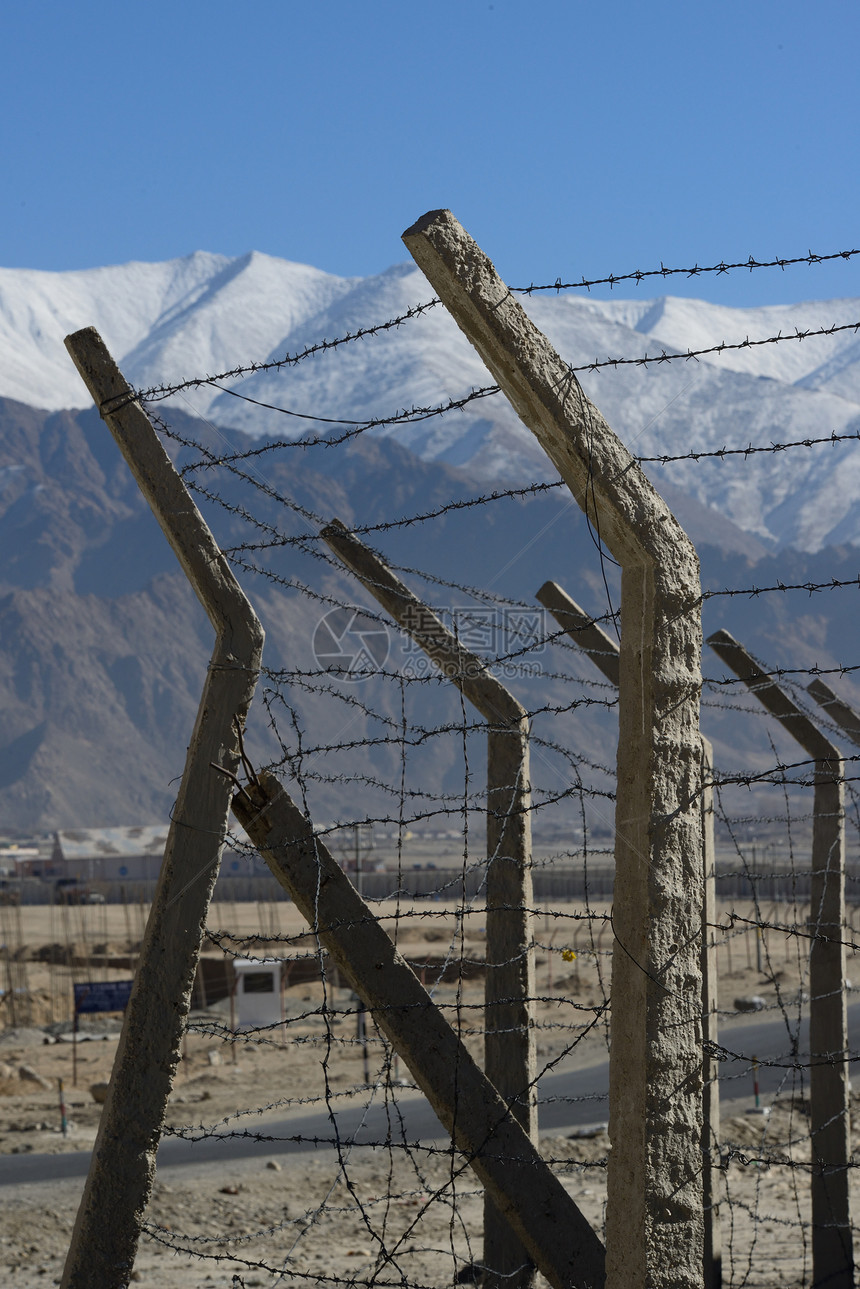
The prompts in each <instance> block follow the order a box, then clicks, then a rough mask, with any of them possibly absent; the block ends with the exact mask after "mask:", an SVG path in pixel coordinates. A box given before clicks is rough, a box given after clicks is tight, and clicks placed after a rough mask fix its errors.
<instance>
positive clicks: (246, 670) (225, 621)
mask: <svg viewBox="0 0 860 1289" xmlns="http://www.w3.org/2000/svg"><path fill="white" fill-rule="evenodd" d="M66 347H67V349H68V351H69V353H70V354H71V356H72V359H73V361H74V363H75V366H76V367H77V369H78V371H79V372H80V374H81V376H82V378H83V380H84V383H85V385H86V386H87V389H88V390H89V392H90V394H91V395H92V397H93V399H94V401H95V404H96V406H97V408H98V409H99V412H100V413H101V416H102V419H103V420H104V421H105V422H106V423H107V426H108V429H109V430H110V431H111V433H112V434H113V436H114V438H115V440H116V442H117V444H118V446H119V448H120V451H121V452H122V454H123V456H124V457H125V459H126V461H127V463H128V465H129V468H130V469H131V472H132V474H133V475H134V477H135V479H136V480H137V483H138V486H139V487H140V490H141V492H142V493H143V495H144V497H145V498H146V500H147V501H148V502H149V505H150V506H151V508H152V511H153V513H154V515H155V517H156V519H157V520H158V522H159V524H160V525H161V528H162V531H163V532H164V535H165V536H166V538H167V540H168V541H169V542H170V545H171V546H172V548H173V551H174V553H175V555H176V557H177V559H178V560H179V563H180V564H181V566H182V568H183V570H184V572H185V574H186V576H187V577H188V580H189V581H190V583H191V585H192V587H193V588H194V591H195V592H196V594H197V597H198V599H199V600H200V602H201V604H202V605H203V608H204V609H205V610H206V612H207V614H208V616H209V620H210V621H211V623H212V625H213V627H214V628H215V632H216V640H215V647H214V650H213V653H212V658H211V661H210V663H209V669H208V672H207V675H206V680H205V684H204V686H203V693H202V696H201V699H200V706H199V709H198V712H197V720H196V722H195V725H194V730H193V732H192V735H191V742H190V745H189V748H188V754H187V758H186V761H185V769H184V771H183V775H182V782H181V784H180V788H179V795H178V796H177V799H176V804H175V806H174V809H173V816H172V821H171V825H170V831H169V833H168V837H167V844H166V847H165V851H164V859H163V862H162V865H161V870H160V873H159V877H158V884H157V886H156V891H155V895H154V897H153V902H152V908H151V910H150V915H149V920H148V922H147V924H146V931H145V934H144V939H143V944H142V946H141V951H140V959H139V962H138V967H137V972H136V974H135V983H134V988H133V990H132V994H131V999H130V1001H129V1004H128V1007H127V1009H126V1013H125V1019H124V1023H123V1028H122V1035H121V1037H120V1041H119V1046H118V1048H117V1053H116V1057H115V1060H114V1067H113V1075H112V1077H111V1082H110V1087H109V1090H108V1095H107V1100H106V1102H105V1105H104V1109H103V1110H102V1115H101V1120H100V1122H99V1129H98V1134H97V1136H96V1142H95V1146H94V1148H93V1155H92V1162H91V1164H90V1170H89V1175H88V1177H87V1181H86V1185H85V1188H84V1194H83V1198H82V1199H81V1203H80V1208H79V1209H78V1216H77V1221H76V1223H75V1228H74V1231H73V1233H72V1240H71V1246H70V1248H69V1253H68V1256H67V1259H66V1265H65V1270H64V1272H63V1278H62V1282H61V1283H62V1286H63V1289H94V1287H95V1286H98V1289H124V1287H125V1286H127V1285H128V1282H129V1278H130V1276H131V1273H132V1269H133V1266H134V1257H135V1252H136V1249H137V1243H138V1239H139V1236H140V1228H141V1222H142V1221H143V1215H144V1210H145V1208H146V1205H147V1203H148V1201H149V1196H150V1193H151V1191H152V1182H153V1178H154V1176H155V1155H156V1151H157V1150H158V1143H159V1138H160V1135H161V1127H162V1124H163V1122H164V1115H165V1111H166V1108H167V1101H168V1097H169V1096H170V1091H171V1088H172V1086H173V1078H174V1074H175V1071H176V1066H177V1064H178V1062H179V1058H180V1048H181V1041H182V1035H183V1033H184V1030H185V1021H186V1017H187V1015H188V1011H189V1007H190V1002H191V991H192V989H193V986H194V976H195V972H196V969H197V960H198V957H199V954H200V945H201V941H202V938H203V932H204V928H205V925H206V914H207V911H208V908H209V901H210V898H211V894H212V888H213V887H214V885H215V879H216V877H217V875H218V866H219V864H220V860H221V852H222V850H223V846H224V840H225V837H226V834H227V826H228V820H229V813H230V794H231V784H230V781H229V779H228V778H227V777H226V776H225V775H223V774H219V773H218V771H217V770H215V769H213V768H212V763H213V762H214V763H216V764H217V765H222V766H224V767H225V768H226V769H228V770H230V771H232V772H235V771H236V769H237V768H238V766H239V760H240V755H239V739H240V737H241V731H242V728H243V726H244V724H245V717H246V715H247V712H248V708H249V706H250V704H251V699H252V697H253V694H254V689H255V686H256V683H257V677H258V675H259V671H260V664H261V659H262V649H263V630H262V627H261V626H260V623H259V621H258V620H257V617H256V614H255V613H254V611H253V609H252V608H251V606H250V604H249V603H248V601H247V599H246V598H245V596H244V594H243V592H242V590H241V587H240V586H239V584H238V582H237V581H236V579H235V577H234V576H233V573H232V571H231V569H230V567H229V565H228V563H227V561H226V559H225V558H224V556H223V555H222V554H221V551H220V550H219V548H218V546H217V544H216V542H215V539H214V538H213V537H212V534H211V533H210V531H209V529H208V528H207V526H206V524H205V522H204V520H203V518H202V516H201V515H200V512H199V511H198V510H197V507H196V506H195V505H194V502H193V501H192V499H191V497H190V495H189V493H188V490H187V489H186V487H185V485H184V484H183V482H182V480H181V479H180V477H179V475H178V474H177V472H176V470H175V469H174V468H173V465H172V464H171V461H170V459H169V457H168V456H167V453H166V452H165V451H164V448H163V446H162V444H161V442H160V440H159V438H158V435H157V434H156V432H155V430H154V428H153V426H152V423H151V422H150V420H149V418H148V417H147V415H146V413H145V412H144V411H143V409H142V408H141V406H140V404H139V403H137V402H135V401H134V394H133V391H132V389H131V387H130V386H129V385H128V383H127V382H126V380H125V378H124V377H123V375H122V373H121V372H120V370H119V368H118V367H117V365H116V363H115V362H114V360H113V359H112V357H111V356H110V354H109V353H108V350H107V348H106V347H105V344H104V342H103V341H102V339H101V337H100V336H99V334H98V332H97V331H95V330H94V329H93V328H87V329H85V330H83V331H78V332H76V333H75V334H74V335H72V336H69V337H68V338H67V340H66ZM133 772H134V771H133V767H131V766H130V767H129V775H132V774H133Z"/></svg>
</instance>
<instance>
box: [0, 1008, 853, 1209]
mask: <svg viewBox="0 0 860 1289" xmlns="http://www.w3.org/2000/svg"><path fill="white" fill-rule="evenodd" d="M848 1032H849V1036H850V1038H851V1039H852V1040H853V1041H852V1042H851V1047H852V1050H856V1049H857V1047H858V1043H857V1036H858V1034H860V1003H853V1004H852V1005H851V1006H850V1007H849V1008H848ZM808 1033H809V1026H808V1022H804V1024H803V1025H802V1027H801V1031H800V1039H799V1051H800V1057H799V1059H800V1060H802V1059H803V1053H804V1050H805V1048H806V1046H807V1043H808ZM720 1045H721V1046H722V1047H723V1048H726V1049H728V1050H730V1051H733V1052H738V1053H743V1054H744V1055H743V1057H741V1058H740V1059H727V1060H724V1061H723V1062H721V1064H720V1096H721V1101H722V1103H723V1105H724V1106H725V1105H726V1104H727V1103H729V1102H731V1101H733V1100H739V1099H748V1098H750V1097H751V1096H752V1077H751V1072H750V1063H749V1059H748V1058H749V1057H750V1056H756V1057H757V1058H758V1060H759V1061H768V1060H771V1061H782V1062H784V1063H786V1064H787V1063H789V1062H790V1060H791V1059H792V1058H791V1057H790V1056H787V1055H786V1053H788V1052H789V1050H790V1045H789V1039H788V1031H787V1029H786V1025H785V1021H784V1020H783V1019H782V1017H781V1016H777V1017H774V1014H773V1013H772V1012H771V1013H768V1014H767V1018H765V1019H761V1020H759V1019H758V1018H756V1019H752V1018H751V1019H750V1020H749V1021H747V1022H746V1023H745V1024H740V1025H737V1024H736V1025H728V1026H726V1027H725V1029H724V1030H723V1032H722V1033H721V1034H720ZM799 1077H800V1076H799V1074H798V1073H796V1072H794V1071H792V1070H790V1069H789V1070H787V1069H785V1068H779V1067H774V1066H768V1065H761V1066H760V1068H759V1087H760V1091H761V1097H762V1101H763V1103H764V1104H767V1102H768V1100H769V1099H770V1098H772V1097H773V1096H774V1095H775V1094H777V1093H779V1092H782V1093H784V1094H789V1093H790V1092H791V1091H792V1090H793V1089H794V1088H795V1086H796V1087H797V1088H799V1087H800V1083H799V1082H798V1083H797V1084H796V1085H795V1084H794V1082H793V1080H794V1079H795V1078H797V1079H798V1080H799ZM608 1085H609V1065H608V1062H607V1061H601V1062H598V1063H597V1064H595V1065H590V1066H588V1067H586V1068H584V1069H571V1070H563V1071H561V1072H560V1073H557V1074H550V1075H547V1076H546V1077H545V1078H543V1079H541V1081H540V1084H539V1095H540V1100H541V1106H540V1126H541V1132H542V1133H552V1134H558V1133H560V1132H562V1131H570V1130H571V1129H576V1128H577V1127H583V1126H585V1125H589V1124H594V1123H599V1122H601V1121H605V1120H606V1119H607V1117H608V1098H607V1088H608ZM803 1086H804V1088H806V1089H808V1086H809V1084H808V1078H807V1077H806V1076H805V1075H804V1083H803ZM335 1104H337V1102H336V1103H335ZM398 1104H399V1105H400V1108H401V1112H402V1115H403V1121H404V1124H405V1129H404V1131H405V1135H406V1139H407V1140H409V1141H419V1140H424V1141H433V1140H436V1139H438V1138H440V1137H444V1136H445V1132H444V1130H443V1129H442V1126H441V1124H440V1123H439V1121H438V1119H437V1118H436V1116H435V1115H434V1113H433V1111H432V1110H431V1109H430V1106H429V1105H428V1104H427V1102H426V1101H425V1100H424V1098H423V1097H422V1096H420V1095H417V1094H416V1095H412V1094H405V1095H404V1096H403V1097H402V1098H399V1099H398ZM336 1120H337V1129H338V1134H339V1136H340V1139H341V1141H342V1142H344V1143H349V1142H350V1141H354V1142H355V1143H356V1144H357V1145H370V1144H371V1143H373V1142H384V1141H385V1140H386V1136H387V1132H388V1124H387V1118H386V1113H385V1109H384V1107H383V1106H381V1105H376V1104H374V1105H372V1106H371V1107H370V1109H365V1108H364V1107H362V1106H355V1105H352V1106H347V1107H346V1108H344V1109H340V1110H338V1111H337V1114H336ZM398 1127H399V1125H398ZM262 1132H263V1133H265V1136H266V1140H265V1141H264V1142H261V1141H259V1140H258V1139H257V1137H254V1138H251V1137H230V1138H224V1139H220V1140H219V1139H217V1138H216V1139H213V1138H207V1139H206V1140H205V1141H200V1142H187V1141H182V1140H179V1139H177V1138H171V1137H168V1138H166V1139H165V1140H164V1141H163V1142H162V1145H161V1148H160V1150H159V1152H158V1166H159V1168H168V1167H171V1166H175V1165H178V1164H215V1163H219V1162H224V1161H233V1160H237V1159H243V1158H248V1157H251V1156H253V1155H258V1154H260V1153H262V1154H264V1155H266V1156H271V1155H279V1154H294V1153H297V1152H302V1151H308V1150H316V1149H327V1148H329V1147H330V1143H331V1141H332V1137H333V1132H332V1124H331V1120H330V1119H329V1116H328V1114H327V1113H325V1112H315V1113H312V1114H301V1115H299V1114H295V1115H293V1116H291V1117H290V1118H288V1119H282V1120H279V1121H278V1122H275V1123H267V1124H266V1125H264V1126H263V1128H262ZM400 1139H402V1138H400ZM89 1159H90V1152H89V1151H74V1152H69V1153H66V1154H58V1155H39V1154H32V1155H4V1156H2V1157H0V1186H10V1185H22V1184H23V1183H25V1182H45V1181H59V1180H61V1179H63V1178H69V1177H84V1176H86V1172H87V1169H88V1168H89Z"/></svg>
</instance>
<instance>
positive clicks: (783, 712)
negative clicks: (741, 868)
mask: <svg viewBox="0 0 860 1289" xmlns="http://www.w3.org/2000/svg"><path fill="white" fill-rule="evenodd" d="M708 644H709V645H710V646H711V648H712V649H713V650H714V652H715V653H717V654H718V655H719V657H720V658H721V659H722V660H723V662H724V663H725V664H726V666H727V667H730V668H731V670H732V671H733V672H734V673H735V675H736V676H738V677H739V679H741V680H742V681H743V682H744V684H745V685H747V686H748V688H749V689H750V691H751V692H752V693H753V694H755V696H756V698H757V699H758V700H759V702H760V703H761V704H762V706H763V707H765V708H767V710H768V711H769V712H770V713H771V715H773V716H775V717H776V718H777V720H778V721H779V722H780V724H781V725H782V726H783V727H784V728H785V729H786V730H787V731H788V732H789V733H790V734H791V735H792V737H793V738H794V739H796V740H797V742H798V743H799V744H800V746H801V747H802V748H803V750H804V751H805V752H806V753H807V754H808V755H809V756H810V757H811V758H812V759H813V761H814V763H815V777H814V783H815V796H814V801H813V817H812V883H811V908H810V917H809V932H810V937H811V939H810V948H809V995H810V1001H809V1060H810V1069H809V1100H810V1147H811V1162H812V1283H813V1286H814V1287H815V1289H819V1286H821V1287H822V1289H823V1286H825V1285H827V1286H828V1289H853V1286H854V1247H853V1235H852V1231H851V1209H850V1202H849V1185H848V1184H849V1161H850V1122H849V1096H850V1083H849V1068H848V1060H847V1055H848V1050H849V1049H848V1012H847V1005H846V999H845V944H844V927H845V924H846V923H845V804H844V795H845V788H844V782H843V775H842V764H841V756H840V753H839V749H838V748H837V747H835V746H834V744H833V743H831V742H830V740H829V739H828V738H826V737H825V735H824V734H823V733H822V732H821V730H820V729H819V728H818V726H817V725H816V724H815V723H814V722H813V721H812V720H810V718H809V717H808V716H807V715H806V714H805V713H804V712H802V711H801V710H800V709H799V708H798V707H797V705H796V704H795V703H794V702H793V701H792V699H791V698H790V697H789V695H788V694H787V693H786V692H785V690H783V689H782V688H781V687H780V686H779V685H778V684H777V683H776V681H775V680H773V679H772V677H771V676H769V675H768V673H767V672H765V671H763V670H762V668H761V667H760V666H759V665H758V663H757V662H756V661H755V659H754V658H753V657H752V655H751V654H749V653H748V652H747V651H746V649H744V647H743V645H741V644H739V643H738V641H737V640H735V639H734V637H733V636H731V635H730V634H729V632H728V631H717V632H715V633H714V635H712V636H709V637H708Z"/></svg>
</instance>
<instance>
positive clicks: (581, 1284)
mask: <svg viewBox="0 0 860 1289" xmlns="http://www.w3.org/2000/svg"><path fill="white" fill-rule="evenodd" d="M233 811H234V813H235V815H236V818H237V819H238V820H239V822H240V823H241V824H242V826H243V828H244V829H245V831H246V832H247V834H248V836H249V837H250V839H251V841H252V842H253V843H254V845H255V846H257V848H258V849H259V851H260V853H261V854H262V855H263V857H264V858H265V860H266V862H267V864H268V865H269V868H270V869H271V870H272V873H273V874H274V876H275V878H276V879H277V881H278V882H279V883H280V884H281V886H283V887H284V889H285V890H286V891H287V892H288V893H289V895H290V896H291V898H292V899H293V900H294V901H295V903H296V907H297V908H298V909H299V910H300V912H301V913H302V915H303V916H304V917H305V918H307V920H308V922H309V924H310V925H311V927H312V928H313V930H314V932H315V934H316V935H318V937H319V940H320V942H321V944H322V945H323V946H324V947H325V948H326V949H327V950H328V952H329V953H330V954H331V956H332V958H333V959H334V962H335V964H336V965H337V967H338V969H339V970H340V971H341V973H342V974H343V977H344V979H345V980H346V981H348V983H349V985H350V986H351V988H352V989H354V990H355V992H356V993H357V994H358V995H359V996H360V998H361V999H362V1001H363V1002H364V1004H365V1006H366V1007H368V1008H369V1009H370V1011H371V1012H372V1013H373V1019H374V1021H375V1023H376V1025H377V1026H378V1027H379V1029H380V1030H381V1031H382V1033H384V1034H385V1035H386V1037H387V1038H388V1039H389V1040H390V1042H391V1044H392V1046H393V1047H394V1049H395V1050H396V1051H397V1052H398V1054H399V1055H400V1056H401V1057H402V1059H403V1061H404V1062H405V1063H406V1065H407V1066H408V1067H409V1069H410V1070H411V1072H412V1074H413V1076H414V1078H415V1081H416V1083H417V1084H418V1085H419V1087H420V1088H421V1090H422V1091H423V1092H424V1094H425V1096H426V1097H427V1100H428V1101H429V1102H430V1104H431V1106H432V1107H433V1109H434V1111H435V1112H436V1114H437V1115H438V1117H439V1120H440V1122H441V1123H442V1125H443V1127H444V1128H445V1130H446V1132H448V1133H450V1134H451V1137H452V1140H453V1141H454V1144H455V1145H456V1147H457V1149H458V1150H459V1151H460V1152H461V1153H462V1154H463V1155H464V1156H465V1160H466V1162H468V1164H469V1165H470V1166H471V1168H472V1169H473V1170H474V1172H475V1173H476V1175H477V1176H478V1178H479V1180H480V1181H481V1183H482V1185H483V1186H484V1188H485V1190H486V1191H487V1192H488V1193H489V1194H490V1195H491V1197H492V1199H493V1202H494V1203H495V1205H496V1207H497V1208H498V1210H499V1212H500V1213H501V1214H502V1215H503V1216H504V1218H505V1221H506V1222H508V1223H510V1225H511V1227H512V1228H513V1230H514V1231H515V1232H516V1234H517V1236H518V1237H519V1239H520V1240H521V1241H522V1244H523V1246H524V1247H525V1248H526V1249H527V1250H528V1253H529V1256H530V1257H531V1259H532V1260H533V1261H534V1263H535V1264H536V1266H537V1267H538V1268H539V1270H540V1271H541V1272H542V1273H543V1275H544V1276H546V1278H547V1280H548V1281H549V1283H550V1285H552V1287H553V1289H603V1286H604V1285H605V1275H604V1250H603V1245H602V1244H601V1242H600V1239H599V1237H598V1236H597V1235H596V1234H595V1233H594V1231H593V1230H592V1228H591V1226H590V1225H589V1223H588V1220H587V1219H586V1218H585V1217H584V1216H583V1214H582V1213H581V1212H580V1210H579V1209H578V1208H577V1207H576V1204H575V1203H574V1202H573V1200H572V1199H571V1198H570V1196H569V1195H568V1194H567V1192H566V1191H565V1189H564V1187H563V1186H562V1184H561V1182H560V1181H559V1179H558V1178H557V1177H556V1176H555V1174H554V1173H553V1172H552V1170H551V1168H550V1167H549V1165H548V1164H546V1163H545V1162H544V1161H543V1160H542V1159H541V1157H540V1154H539V1153H538V1150H537V1147H536V1146H535V1144H534V1142H533V1141H532V1139H531V1137H530V1136H529V1135H528V1134H527V1133H526V1132H525V1130H524V1129H523V1128H522V1127H521V1126H520V1123H519V1122H518V1120H517V1117H516V1115H515V1114H514V1113H513V1110H512V1107H510V1106H509V1105H508V1103H507V1101H506V1100H505V1099H504V1098H503V1097H501V1096H500V1095H499V1093H498V1091H497V1090H496V1088H495V1087H494V1086H493V1084H492V1083H491V1082H490V1080H489V1079H488V1078H487V1076H486V1075H485V1074H483V1073H482V1072H481V1070H480V1069H479V1068H478V1066H477V1065H476V1064H475V1061H474V1060H473V1059H472V1057H471V1056H470V1055H469V1051H468V1049H467V1048H466V1046H465V1044H464V1043H463V1041H462V1040H461V1038H460V1036H459V1035H458V1034H457V1033H455V1031H454V1030H453V1029H452V1027H451V1025H450V1024H449V1023H448V1021H447V1020H446V1019H445V1017H444V1016H443V1015H442V1013H441V1011H440V1010H439V1008H438V1007H437V1006H436V1004H435V1003H434V1002H433V1000H432V999H431V998H430V996H429V995H428V994H427V992H426V990H425V989H424V988H423V986H422V985H421V982H420V981H419V980H418V977H417V976H416V975H415V973H414V971H413V970H412V968H411V967H410V966H409V964H408V963H407V962H406V961H405V959H404V958H403V956H402V954H401V953H399V951H398V950H397V948H396V946H395V945H394V944H393V943H392V941H391V939H390V937H389V936H388V934H387V933H386V931H385V930H384V929H383V928H382V927H381V926H380V924H379V921H378V920H377V918H376V917H374V915H373V913H372V912H371V910H370V909H369V908H368V906H367V905H366V904H365V902H364V900H363V899H362V898H361V896H360V895H359V894H358V892H357V891H356V890H355V887H354V886H353V885H352V884H351V882H350V881H349V878H348V877H347V876H346V874H345V873H343V872H342V871H341V869H340V866H339V865H338V863H337V862H336V860H335V859H334V858H333V857H332V855H331V854H330V853H329V851H328V850H327V848H326V846H325V845H324V844H323V841H322V838H321V837H319V836H317V835H316V834H315V833H314V828H313V824H312V823H311V821H310V820H309V819H307V818H305V816H304V815H303V814H302V812H301V811H300V810H299V809H298V807H297V806H296V805H295V804H294V802H293V801H292V800H291V799H290V797H289V795H288V794H287V792H286V790H285V789H284V788H283V787H282V786H281V785H280V783H278V781H277V779H275V777H274V776H273V775H271V774H268V773H266V772H263V773H262V774H260V775H259V776H258V778H257V779H256V781H255V782H253V783H250V784H248V786H247V787H246V788H244V789H243V790H242V791H241V792H239V793H237V794H236V796H235V797H234V800H233Z"/></svg>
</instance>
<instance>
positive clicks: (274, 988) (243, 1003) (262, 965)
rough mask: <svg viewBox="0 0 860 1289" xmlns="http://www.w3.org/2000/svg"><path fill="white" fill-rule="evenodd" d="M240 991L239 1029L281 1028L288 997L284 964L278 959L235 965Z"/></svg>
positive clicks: (237, 1007) (242, 960)
mask: <svg viewBox="0 0 860 1289" xmlns="http://www.w3.org/2000/svg"><path fill="white" fill-rule="evenodd" d="M233 972H234V979H235V981H236V988H235V992H234V995H233V998H234V1007H235V1013H234V1014H235V1024H234V1027H235V1028H236V1029H255V1028H256V1027H257V1026H258V1025H279V1024H280V1023H281V1022H282V1021H283V1019H284V995H283V989H282V988H281V982H282V978H283V963H282V962H280V961H279V959H277V958H264V959H257V960H256V961H252V960H251V959H248V958H236V959H234V961H233Z"/></svg>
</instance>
